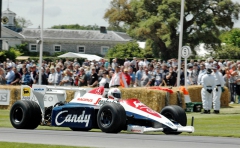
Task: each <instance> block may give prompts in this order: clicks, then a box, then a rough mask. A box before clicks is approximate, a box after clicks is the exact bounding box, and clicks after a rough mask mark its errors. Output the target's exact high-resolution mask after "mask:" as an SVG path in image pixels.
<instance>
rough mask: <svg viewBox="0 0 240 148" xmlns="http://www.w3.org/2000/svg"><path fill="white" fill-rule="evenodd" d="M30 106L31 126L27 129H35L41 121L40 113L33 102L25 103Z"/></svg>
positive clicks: (37, 106)
mask: <svg viewBox="0 0 240 148" xmlns="http://www.w3.org/2000/svg"><path fill="white" fill-rule="evenodd" d="M27 102H28V104H29V105H30V107H32V108H31V110H32V112H33V115H32V118H31V124H30V125H29V129H35V128H37V127H38V125H40V123H41V120H42V112H41V109H40V107H39V105H38V104H37V103H36V102H34V101H27Z"/></svg>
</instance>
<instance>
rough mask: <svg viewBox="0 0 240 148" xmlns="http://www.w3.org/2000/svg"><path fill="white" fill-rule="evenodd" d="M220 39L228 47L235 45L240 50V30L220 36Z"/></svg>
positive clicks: (235, 29)
mask: <svg viewBox="0 0 240 148" xmlns="http://www.w3.org/2000/svg"><path fill="white" fill-rule="evenodd" d="M220 39H221V41H222V42H223V43H226V44H227V45H233V46H236V47H238V48H240V28H234V29H232V30H230V31H226V32H224V33H222V34H221V35H220Z"/></svg>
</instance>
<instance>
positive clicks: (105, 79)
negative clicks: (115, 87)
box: [99, 71, 110, 88]
mask: <svg viewBox="0 0 240 148" xmlns="http://www.w3.org/2000/svg"><path fill="white" fill-rule="evenodd" d="M107 74H108V72H107V71H103V73H102V78H101V80H100V82H99V86H103V87H104V88H109V81H110V80H109V78H108V77H107Z"/></svg>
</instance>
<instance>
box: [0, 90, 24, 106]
mask: <svg viewBox="0 0 240 148" xmlns="http://www.w3.org/2000/svg"><path fill="white" fill-rule="evenodd" d="M20 88H21V86H18V85H16V86H15V85H0V89H6V90H10V100H9V105H0V109H11V107H12V105H13V103H14V102H16V101H17V100H20V96H21V92H20Z"/></svg>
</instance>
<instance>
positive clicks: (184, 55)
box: [181, 46, 191, 58]
mask: <svg viewBox="0 0 240 148" xmlns="http://www.w3.org/2000/svg"><path fill="white" fill-rule="evenodd" d="M190 55H191V48H190V47H189V46H183V47H182V52H181V56H182V58H188V57H189V56H190Z"/></svg>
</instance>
